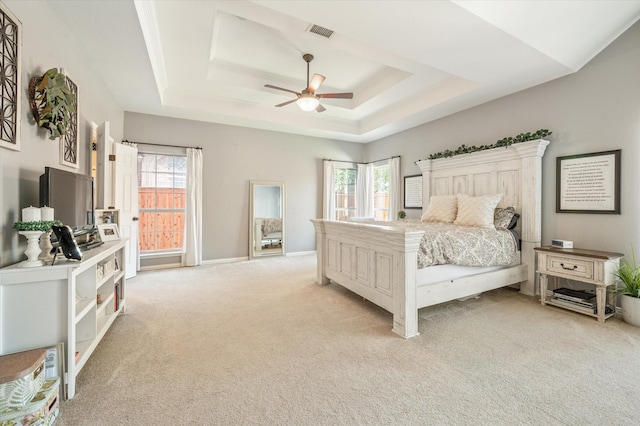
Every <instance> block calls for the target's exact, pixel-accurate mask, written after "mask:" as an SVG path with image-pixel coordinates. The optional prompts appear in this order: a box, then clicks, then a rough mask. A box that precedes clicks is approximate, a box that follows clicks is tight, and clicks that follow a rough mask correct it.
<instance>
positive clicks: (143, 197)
mask: <svg viewBox="0 0 640 426" xmlns="http://www.w3.org/2000/svg"><path fill="white" fill-rule="evenodd" d="M186 172H187V157H185V156H181V155H164V154H148V153H139V154H138V205H139V208H140V222H139V223H140V225H139V231H138V232H139V245H140V253H141V254H151V253H167V252H176V251H182V243H183V236H184V219H185V206H186V187H187V175H186Z"/></svg>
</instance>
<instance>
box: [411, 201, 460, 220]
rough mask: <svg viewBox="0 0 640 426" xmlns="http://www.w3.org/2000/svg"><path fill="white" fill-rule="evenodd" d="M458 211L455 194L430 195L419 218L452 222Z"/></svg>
mask: <svg viewBox="0 0 640 426" xmlns="http://www.w3.org/2000/svg"><path fill="white" fill-rule="evenodd" d="M457 212H458V197H456V196H455V195H432V196H431V198H429V205H428V206H427V211H426V212H424V214H423V215H422V217H421V218H420V220H421V221H423V222H446V223H452V222H453V221H454V220H455V218H456V214H457Z"/></svg>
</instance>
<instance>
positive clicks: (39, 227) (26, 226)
mask: <svg viewBox="0 0 640 426" xmlns="http://www.w3.org/2000/svg"><path fill="white" fill-rule="evenodd" d="M53 225H58V226H59V225H62V222H60V221H59V220H38V221H34V222H16V223H14V224H13V228H14V229H16V230H17V231H42V232H48V231H49V230H50V229H51V227H52V226H53Z"/></svg>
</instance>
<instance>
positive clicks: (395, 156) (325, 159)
mask: <svg viewBox="0 0 640 426" xmlns="http://www.w3.org/2000/svg"><path fill="white" fill-rule="evenodd" d="M392 158H400V156H399V155H394V156H393V157H387V158H381V159H380V160H374V161H369V162H368V163H362V162H360V161H344V160H332V159H331V158H323V159H322V161H339V162H341V163H355V164H371V163H377V162H378V161H385V160H391V159H392Z"/></svg>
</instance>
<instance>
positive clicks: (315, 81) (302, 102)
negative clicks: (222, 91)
mask: <svg viewBox="0 0 640 426" xmlns="http://www.w3.org/2000/svg"><path fill="white" fill-rule="evenodd" d="M302 59H304V61H305V62H306V63H307V88H306V89H304V90H303V91H302V92H296V91H295V90H289V89H285V88H282V87H278V86H274V85H272V84H265V85H264V87H269V88H271V89H276V90H284V91H285V92H290V93H293V94H294V95H296V96H297V98H296V99H292V100H290V101H287V102H283V103H281V104H278V105H276V107H283V106H285V105H289V104H290V103H293V102H295V103H297V104H298V106H299V107H300V109H301V110H303V111H312V110H314V109H315V110H316V111H318V112H322V111H325V110H326V108H325V107H323V106H322V105H320V99H322V98H339V99H352V98H353V93H350V92H349V93H316V90H318V87H320V85H321V84H322V82H323V81H324V79H325V77H324V76H323V75H320V74H313V78H312V79H311V81H309V63H310V62H311V61H313V55H312V54H310V53H305V54H304V55H302Z"/></svg>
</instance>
